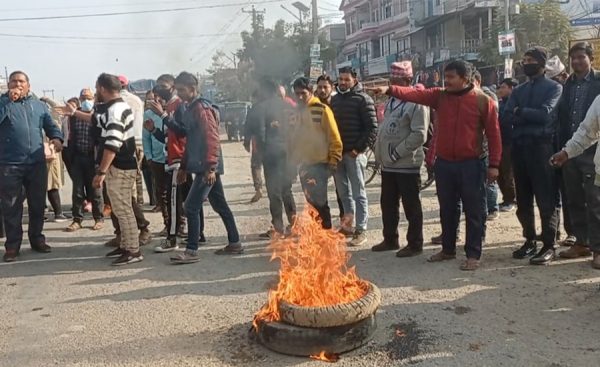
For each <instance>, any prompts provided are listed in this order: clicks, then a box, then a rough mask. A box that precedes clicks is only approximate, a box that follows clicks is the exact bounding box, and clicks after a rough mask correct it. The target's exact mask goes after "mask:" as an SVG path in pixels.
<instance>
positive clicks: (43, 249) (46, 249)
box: [31, 241, 52, 254]
mask: <svg viewBox="0 0 600 367" xmlns="http://www.w3.org/2000/svg"><path fill="white" fill-rule="evenodd" d="M31 249H32V250H33V251H35V252H39V253H40V254H48V253H50V252H52V247H50V246H48V244H47V243H46V242H45V241H44V242H41V243H38V244H37V245H33V244H31Z"/></svg>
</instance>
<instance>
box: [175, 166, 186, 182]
mask: <svg viewBox="0 0 600 367" xmlns="http://www.w3.org/2000/svg"><path fill="white" fill-rule="evenodd" d="M186 181H187V172H186V171H184V170H182V169H180V170H179V171H177V184H178V185H183V184H184V183H185V182H186Z"/></svg>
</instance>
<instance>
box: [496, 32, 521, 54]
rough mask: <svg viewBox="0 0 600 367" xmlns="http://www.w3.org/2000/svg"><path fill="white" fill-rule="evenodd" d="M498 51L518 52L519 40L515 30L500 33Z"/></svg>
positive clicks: (501, 52) (504, 52)
mask: <svg viewBox="0 0 600 367" xmlns="http://www.w3.org/2000/svg"><path fill="white" fill-rule="evenodd" d="M498 52H500V55H510V54H514V53H517V40H516V39H515V32H514V31H508V32H500V33H498Z"/></svg>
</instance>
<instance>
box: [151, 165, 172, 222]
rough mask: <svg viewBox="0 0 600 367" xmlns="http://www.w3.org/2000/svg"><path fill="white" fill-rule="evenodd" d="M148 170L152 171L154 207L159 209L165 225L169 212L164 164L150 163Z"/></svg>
mask: <svg viewBox="0 0 600 367" xmlns="http://www.w3.org/2000/svg"><path fill="white" fill-rule="evenodd" d="M150 169H151V170H152V189H153V190H154V193H150V195H154V199H155V203H156V206H158V207H159V208H160V212H161V214H162V217H163V222H164V223H165V225H167V217H168V216H169V212H168V210H167V205H168V203H167V185H166V177H167V176H166V174H165V164H164V163H158V162H154V161H150Z"/></svg>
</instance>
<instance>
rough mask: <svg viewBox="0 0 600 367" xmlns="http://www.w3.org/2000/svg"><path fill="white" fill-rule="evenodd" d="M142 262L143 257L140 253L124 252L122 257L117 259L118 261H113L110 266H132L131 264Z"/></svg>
mask: <svg viewBox="0 0 600 367" xmlns="http://www.w3.org/2000/svg"><path fill="white" fill-rule="evenodd" d="M142 260H144V256H142V253H141V252H140V251H138V252H130V251H125V252H124V253H123V255H121V257H119V258H118V259H116V260H115V261H113V262H112V264H111V265H112V266H122V265H129V264H133V263H139V262H140V261H142Z"/></svg>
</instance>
